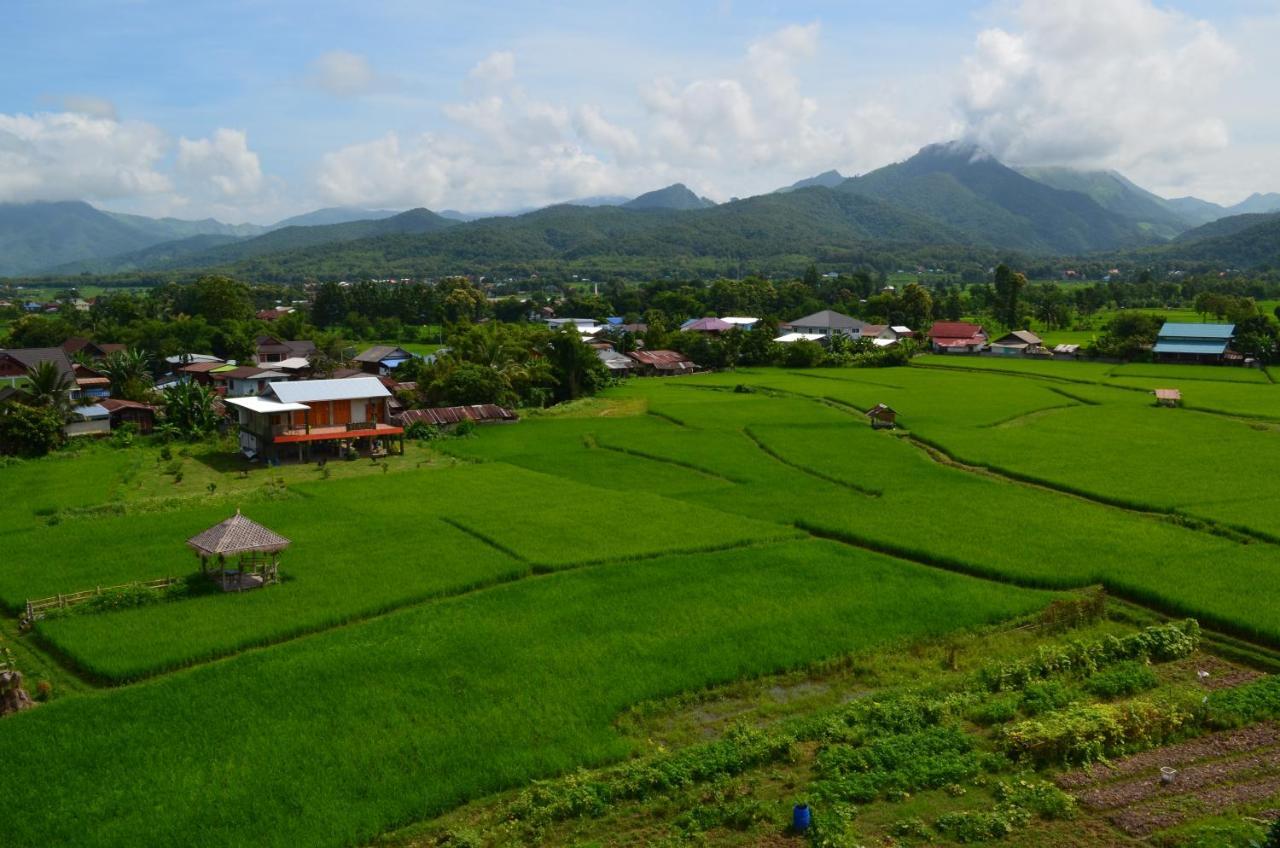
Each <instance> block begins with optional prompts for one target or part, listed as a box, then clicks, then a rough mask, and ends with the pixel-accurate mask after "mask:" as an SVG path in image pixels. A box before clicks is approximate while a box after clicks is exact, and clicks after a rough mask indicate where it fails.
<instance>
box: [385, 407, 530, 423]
mask: <svg viewBox="0 0 1280 848" xmlns="http://www.w3.org/2000/svg"><path fill="white" fill-rule="evenodd" d="M395 418H396V421H397V422H398V423H399V424H400V426H401V427H407V426H409V425H410V424H413V423H414V422H418V421H421V422H422V423H423V424H430V425H432V426H435V427H444V426H448V425H450V424H457V423H459V422H461V421H475V422H476V423H478V424H483V423H487V422H490V421H516V420H518V419H519V416H517V415H516V414H515V413H514V412H512V411H511V410H510V409H507V408H506V407H502V406H498V405H497V404H493V403H477V404H472V405H470V406H438V407H435V408H434V409H409V410H405V411H404V412H402V413H400V414H399V415H397V416H395Z"/></svg>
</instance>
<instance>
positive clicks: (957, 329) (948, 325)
mask: <svg viewBox="0 0 1280 848" xmlns="http://www.w3.org/2000/svg"><path fill="white" fill-rule="evenodd" d="M981 332H982V326H981V325H979V324H970V323H969V322H967V321H938V322H937V323H935V324H934V325H933V326H932V327H930V328H929V338H931V339H968V338H972V337H973V336H976V335H978V334H979V333H981Z"/></svg>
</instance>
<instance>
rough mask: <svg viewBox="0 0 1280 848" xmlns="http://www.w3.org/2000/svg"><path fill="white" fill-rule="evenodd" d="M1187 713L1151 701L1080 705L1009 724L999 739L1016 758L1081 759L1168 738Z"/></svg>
mask: <svg viewBox="0 0 1280 848" xmlns="http://www.w3.org/2000/svg"><path fill="white" fill-rule="evenodd" d="M1191 718H1192V716H1191V715H1190V714H1188V713H1187V712H1185V711H1184V710H1183V709H1182V708H1181V707H1178V706H1177V705H1174V704H1162V703H1155V702H1151V701H1129V702H1127V703H1122V704H1082V705H1076V706H1071V707H1067V708H1066V709H1063V710H1058V711H1056V712H1052V713H1048V714H1047V715H1045V716H1042V717H1040V718H1036V719H1028V720H1026V721H1022V722H1019V723H1017V724H1014V725H1010V726H1008V727H1006V728H1005V729H1004V732H1003V734H1002V736H1001V743H1002V746H1003V748H1004V750H1005V752H1006V753H1008V754H1009V756H1011V757H1013V758H1015V759H1028V760H1031V761H1032V762H1035V763H1037V764H1041V765H1049V764H1057V763H1066V764H1084V763H1090V762H1094V761H1095V760H1100V759H1102V758H1104V757H1109V756H1113V755H1116V754H1123V753H1126V752H1128V751H1133V750H1139V749H1142V748H1149V747H1152V746H1154V745H1158V744H1161V743H1163V742H1166V741H1168V740H1170V739H1172V738H1173V737H1174V736H1175V735H1176V734H1177V733H1178V732H1179V731H1180V730H1181V729H1182V728H1183V726H1184V725H1185V724H1186V723H1187V722H1188V721H1189V720H1190V719H1191Z"/></svg>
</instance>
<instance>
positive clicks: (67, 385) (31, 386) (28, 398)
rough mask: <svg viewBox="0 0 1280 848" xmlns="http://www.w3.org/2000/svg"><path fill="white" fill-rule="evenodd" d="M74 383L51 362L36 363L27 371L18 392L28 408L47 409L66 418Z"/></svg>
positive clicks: (69, 409) (69, 408) (69, 410)
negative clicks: (25, 379) (25, 380)
mask: <svg viewBox="0 0 1280 848" xmlns="http://www.w3.org/2000/svg"><path fill="white" fill-rule="evenodd" d="M74 388H75V383H73V382H72V381H71V378H70V377H68V376H67V375H66V374H65V373H63V371H62V369H60V368H59V367H58V366H57V365H55V364H54V363H52V362H49V361H47V360H46V361H44V362H37V363H36V364H35V365H34V366H33V367H31V368H29V369H27V382H25V383H23V384H22V388H21V389H20V390H19V392H20V396H21V398H22V401H23V402H24V403H26V404H27V405H28V406H34V407H38V408H41V409H48V410H51V411H53V412H56V413H58V414H59V415H61V416H62V417H64V418H65V417H66V416H67V415H68V414H69V413H70V412H71V391H72V389H74Z"/></svg>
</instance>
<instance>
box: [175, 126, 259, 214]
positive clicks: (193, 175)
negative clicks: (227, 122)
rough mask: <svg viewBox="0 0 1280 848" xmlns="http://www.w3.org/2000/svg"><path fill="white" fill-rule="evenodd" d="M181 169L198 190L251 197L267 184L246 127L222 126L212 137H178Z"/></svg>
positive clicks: (236, 197) (229, 197)
mask: <svg viewBox="0 0 1280 848" xmlns="http://www.w3.org/2000/svg"><path fill="white" fill-rule="evenodd" d="M177 172H178V174H179V175H181V176H182V177H183V178H184V180H185V181H186V182H187V183H188V184H189V185H190V186H191V187H192V188H193V189H194V190H195V192H196V193H197V194H205V193H210V194H213V195H215V196H216V197H218V198H220V199H222V200H240V199H242V200H250V199H252V198H253V197H254V196H255V195H257V194H258V193H259V192H260V191H261V190H262V187H263V177H262V166H261V164H260V163H259V161H258V154H256V153H254V152H253V151H252V150H250V149H249V142H248V138H247V136H246V135H245V133H244V131H243V130H231V129H219V130H217V131H216V132H214V134H213V137H212V138H201V139H196V140H191V139H187V138H182V139H179V140H178V159H177Z"/></svg>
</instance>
